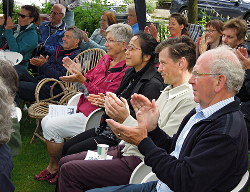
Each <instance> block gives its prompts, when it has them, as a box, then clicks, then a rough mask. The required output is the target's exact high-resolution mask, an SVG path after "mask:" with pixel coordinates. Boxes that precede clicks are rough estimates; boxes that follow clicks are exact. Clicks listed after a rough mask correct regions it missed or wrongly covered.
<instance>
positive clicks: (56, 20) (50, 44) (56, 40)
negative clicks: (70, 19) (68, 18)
mask: <svg viewBox="0 0 250 192" xmlns="http://www.w3.org/2000/svg"><path fill="white" fill-rule="evenodd" d="M65 12H66V9H65V7H64V6H63V5H61V4H54V5H53V7H52V9H51V11H50V21H45V22H42V23H41V24H40V26H39V30H40V33H41V38H40V40H39V45H38V49H37V53H36V55H38V56H39V55H40V54H42V55H49V56H51V55H54V54H55V53H56V48H57V47H58V46H62V44H63V40H62V38H63V34H64V32H65V29H66V24H65V22H64V21H63V18H64V15H65Z"/></svg>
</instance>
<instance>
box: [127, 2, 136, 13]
mask: <svg viewBox="0 0 250 192" xmlns="http://www.w3.org/2000/svg"><path fill="white" fill-rule="evenodd" d="M129 11H133V12H136V10H135V4H134V3H131V4H129V5H128V6H127V12H129Z"/></svg>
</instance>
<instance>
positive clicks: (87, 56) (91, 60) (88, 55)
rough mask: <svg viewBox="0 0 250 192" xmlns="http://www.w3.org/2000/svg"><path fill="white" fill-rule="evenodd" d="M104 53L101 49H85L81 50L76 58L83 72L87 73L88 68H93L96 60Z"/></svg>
mask: <svg viewBox="0 0 250 192" xmlns="http://www.w3.org/2000/svg"><path fill="white" fill-rule="evenodd" d="M105 54H106V52H105V51H104V50H103V49H98V48H93V49H87V50H85V51H83V52H81V53H80V54H79V55H77V56H76V58H77V59H78V60H79V62H80V63H81V66H82V69H83V72H84V73H87V72H88V70H90V69H92V68H94V67H95V66H96V65H97V63H98V61H99V60H100V59H101V58H102V57H103V56H104V55H105Z"/></svg>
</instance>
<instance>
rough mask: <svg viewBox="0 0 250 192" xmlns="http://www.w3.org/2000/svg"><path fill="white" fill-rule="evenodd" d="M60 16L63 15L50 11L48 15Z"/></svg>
mask: <svg viewBox="0 0 250 192" xmlns="http://www.w3.org/2000/svg"><path fill="white" fill-rule="evenodd" d="M60 14H63V13H57V12H55V11H50V15H60Z"/></svg>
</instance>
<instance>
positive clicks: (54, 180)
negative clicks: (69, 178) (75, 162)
mask: <svg viewBox="0 0 250 192" xmlns="http://www.w3.org/2000/svg"><path fill="white" fill-rule="evenodd" d="M57 180H58V174H57V175H56V176H55V177H54V178H52V179H50V180H48V183H49V184H56V183H57Z"/></svg>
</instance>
